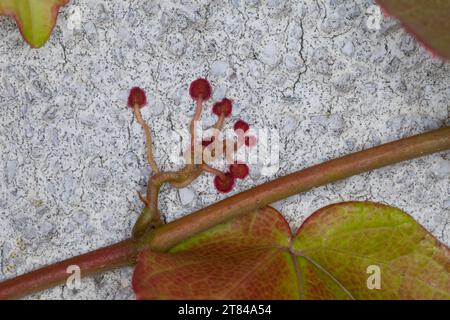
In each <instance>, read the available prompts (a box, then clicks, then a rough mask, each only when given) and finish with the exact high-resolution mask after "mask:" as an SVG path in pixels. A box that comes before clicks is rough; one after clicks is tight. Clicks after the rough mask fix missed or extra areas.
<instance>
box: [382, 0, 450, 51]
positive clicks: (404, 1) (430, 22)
mask: <svg viewBox="0 0 450 320" xmlns="http://www.w3.org/2000/svg"><path fill="white" fill-rule="evenodd" d="M376 1H377V3H378V4H379V5H380V6H381V7H382V8H383V9H384V10H385V11H386V12H387V13H388V14H390V15H392V16H393V17H395V18H397V19H399V20H400V21H401V23H402V24H403V26H404V27H405V28H406V30H407V31H408V32H410V33H411V34H412V35H413V36H414V37H416V38H417V39H418V40H419V42H421V43H422V44H423V45H424V46H425V47H426V48H427V49H429V50H430V51H431V52H433V53H434V54H436V55H437V56H440V57H442V58H444V59H447V60H448V59H450V1H442V0H376Z"/></svg>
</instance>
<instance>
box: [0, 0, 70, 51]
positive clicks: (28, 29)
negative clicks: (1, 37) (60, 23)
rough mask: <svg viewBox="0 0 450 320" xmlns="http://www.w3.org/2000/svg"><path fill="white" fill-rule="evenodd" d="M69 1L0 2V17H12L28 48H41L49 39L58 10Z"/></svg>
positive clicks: (19, 0)
mask: <svg viewBox="0 0 450 320" xmlns="http://www.w3.org/2000/svg"><path fill="white" fill-rule="evenodd" d="M68 2H69V0H0V15H8V16H12V17H14V19H15V20H16V23H17V26H18V27H19V29H20V32H21V33H22V36H23V38H24V39H25V41H27V42H28V43H29V44H30V46H32V47H35V48H39V47H42V46H43V45H44V44H45V43H46V42H47V40H48V38H49V37H50V35H51V33H52V30H53V28H54V26H55V23H56V19H57V17H58V12H59V8H60V7H61V6H65V5H66V4H67V3H68Z"/></svg>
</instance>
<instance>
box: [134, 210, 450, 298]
mask: <svg viewBox="0 0 450 320" xmlns="http://www.w3.org/2000/svg"><path fill="white" fill-rule="evenodd" d="M371 266H376V267H378V269H379V270H380V284H381V288H380V289H376V288H375V289H374V288H369V286H368V279H369V277H371V273H368V270H369V269H368V268H369V267H371ZM449 271H450V253H449V250H448V248H447V247H446V246H445V245H443V244H441V243H439V241H437V240H436V239H435V238H434V237H433V236H431V235H430V234H429V233H428V232H427V231H426V230H425V229H424V228H423V227H421V226H420V225H419V224H418V223H416V222H415V221H414V220H413V219H412V218H411V217H410V216H409V215H407V214H406V213H404V212H402V211H401V210H399V209H396V208H392V207H389V206H385V205H381V204H375V203H370V202H348V203H341V204H335V205H331V206H328V207H325V208H323V209H321V210H318V211H317V212H315V213H313V214H312V215H311V217H310V218H308V219H307V220H306V221H305V223H304V224H303V225H302V227H301V228H300V229H299V231H298V232H297V234H296V235H292V233H291V231H290V228H289V226H288V224H287V222H286V221H285V220H284V218H283V217H282V216H281V214H280V213H279V212H277V211H276V210H275V209H273V208H270V207H267V208H264V209H261V210H259V211H257V212H254V213H251V214H248V215H245V216H243V217H240V218H237V219H234V220H232V221H230V222H228V223H225V224H221V225H218V226H216V227H214V228H212V229H210V230H208V231H205V232H202V233H200V234H198V235H196V236H194V237H192V238H190V239H188V240H186V241H183V242H182V243H180V244H178V245H177V246H175V247H174V248H172V249H170V250H169V251H168V252H152V251H150V250H146V251H143V252H141V254H140V255H139V258H138V263H137V266H136V269H135V271H134V275H133V288H134V290H135V293H136V297H137V298H138V299H449V298H450V277H449V274H450V272H449Z"/></svg>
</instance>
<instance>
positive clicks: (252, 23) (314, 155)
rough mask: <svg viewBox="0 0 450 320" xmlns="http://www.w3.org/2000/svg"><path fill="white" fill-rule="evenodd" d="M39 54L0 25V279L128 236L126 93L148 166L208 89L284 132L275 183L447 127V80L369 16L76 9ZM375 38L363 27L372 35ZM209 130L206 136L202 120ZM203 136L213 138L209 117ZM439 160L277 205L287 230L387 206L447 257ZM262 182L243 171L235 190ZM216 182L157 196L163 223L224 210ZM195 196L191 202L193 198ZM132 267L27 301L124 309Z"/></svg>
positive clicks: (136, 147) (216, 7)
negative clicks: (349, 206)
mask: <svg viewBox="0 0 450 320" xmlns="http://www.w3.org/2000/svg"><path fill="white" fill-rule="evenodd" d="M71 3H72V4H71V5H70V6H69V7H66V8H63V9H62V12H61V15H60V18H59V20H58V24H57V27H56V29H55V32H54V34H53V36H52V38H51V40H50V42H49V43H48V44H47V45H46V46H45V47H44V48H43V49H40V50H32V49H30V48H29V47H27V45H25V44H24V43H23V41H22V40H21V38H20V35H19V32H18V31H17V30H16V28H15V25H14V23H13V22H12V21H11V19H9V18H6V17H0V35H1V38H2V40H1V41H0V57H1V59H0V110H1V111H2V116H1V117H0V150H1V151H0V255H1V257H0V259H1V264H0V280H1V279H5V278H8V277H13V276H15V275H18V274H21V273H24V272H26V271H29V270H31V269H34V268H36V267H39V266H42V265H44V264H47V263H50V262H55V261H58V260H60V259H63V258H68V257H70V256H72V255H74V254H78V253H82V252H85V251H88V250H92V249H95V248H98V247H101V246H104V245H108V244H111V243H114V242H116V241H118V240H120V239H123V238H125V237H127V236H128V235H129V232H130V230H131V227H132V224H133V222H134V220H135V219H136V217H137V214H138V212H139V210H140V208H141V203H140V201H139V199H138V198H137V197H136V190H144V187H145V184H146V178H147V177H148V175H149V173H150V170H149V169H148V168H147V165H146V162H145V156H144V141H143V139H142V136H141V130H140V128H139V126H138V125H137V123H136V122H134V121H133V120H132V115H131V113H130V112H129V110H127V109H126V108H125V101H126V96H127V91H128V89H129V88H130V87H131V86H133V85H139V86H142V87H144V88H146V89H147V91H148V92H149V93H150V101H151V102H150V104H151V108H146V109H144V110H143V113H144V117H145V118H146V119H148V120H149V121H150V122H151V124H152V128H153V130H154V131H155V146H156V157H157V160H158V162H159V163H160V165H161V166H162V167H163V168H164V169H170V168H172V167H173V166H174V165H173V164H172V163H171V161H170V154H169V151H168V149H167V148H166V147H165V146H166V145H167V143H169V142H168V140H167V139H168V138H167V137H168V136H169V134H170V132H171V131H172V130H173V129H181V128H186V127H187V124H188V121H189V116H190V115H192V110H193V104H192V102H191V101H190V99H189V96H188V93H187V87H188V84H189V83H190V81H191V80H193V79H195V78H196V77H198V76H207V77H208V78H209V79H210V80H211V81H212V83H213V85H214V87H215V91H214V97H215V98H221V97H222V96H224V95H227V96H229V97H232V98H233V99H234V100H235V101H236V102H238V103H239V106H238V107H236V108H235V112H234V119H237V118H239V117H242V118H244V119H246V120H247V121H248V122H250V123H251V124H253V125H254V126H259V127H269V128H275V129H277V130H278V132H279V135H280V143H281V148H280V159H281V166H280V170H279V171H278V172H277V173H276V176H280V175H284V174H286V173H289V172H292V171H294V170H297V169H300V168H304V167H307V166H310V165H312V164H315V163H318V162H321V161H323V160H327V159H331V158H334V157H337V156H339V155H343V154H346V153H349V152H353V151H357V150H360V149H362V148H367V147H370V146H374V145H377V144H379V143H382V142H387V141H390V140H393V139H397V138H401V137H404V136H408V135H412V134H415V133H419V132H422V131H424V130H429V129H433V128H438V127H440V126H443V125H444V124H447V125H448V124H450V121H449V114H450V107H449V103H448V100H449V97H450V86H449V83H450V72H449V71H450V65H445V64H443V63H441V62H440V61H438V60H436V59H433V58H432V57H431V56H430V55H429V54H428V53H426V52H425V50H424V49H422V48H420V47H418V46H417V45H416V43H415V42H414V41H412V39H411V37H410V36H409V35H407V34H405V32H404V31H402V30H401V29H400V27H399V25H398V23H396V22H395V21H393V20H391V19H384V20H383V21H382V22H381V25H380V28H372V27H370V26H371V24H370V21H369V24H368V22H367V21H368V19H370V18H371V14H370V11H367V10H368V8H369V7H370V6H371V5H372V2H371V1H347V0H346V1H343V0H329V1H294V0H285V1H281V0H279V1H278V0H267V1H266V0H261V1H259V0H230V1H210V0H198V1H193V0H191V1H188V0H181V1H175V0H173V1H147V0H134V1H125V0H115V1H99V0H95V1H92V0H73V1H71ZM368 26H369V27H368ZM208 119H209V120H208ZM205 121H209V122H211V117H209V116H208V112H206V114H205ZM449 177H450V154H449V153H448V152H447V153H442V154H439V155H433V156H429V157H426V158H423V159H419V160H415V161H410V162H408V163H405V164H401V165H396V166H394V167H390V168H385V169H381V170H377V171H375V172H370V173H366V174H363V175H360V176H356V177H353V178H351V179H348V180H346V181H342V182H338V183H334V184H331V185H329V186H326V187H321V188H318V189H315V190H313V191H311V192H307V193H305V194H302V195H298V196H295V197H292V198H290V199H287V200H285V201H282V202H279V203H277V204H275V206H276V207H277V208H279V209H280V210H281V211H282V212H283V214H284V215H285V217H286V218H287V219H288V221H289V222H290V223H291V225H292V227H293V228H296V227H298V226H299V225H300V223H301V222H302V221H303V220H304V219H305V218H306V217H307V216H308V215H309V214H310V213H312V212H313V211H314V210H316V209H318V208H320V207H322V206H324V205H327V204H330V203H333V202H339V201H345V200H372V201H379V202H384V203H388V204H391V205H394V206H398V207H400V208H402V209H404V210H405V211H407V212H409V213H411V214H412V215H413V217H414V218H415V219H417V220H418V221H419V222H420V223H421V224H423V225H424V226H425V227H426V228H427V229H428V230H430V231H431V232H432V233H433V234H434V235H435V236H436V237H438V238H439V239H440V240H442V241H443V242H445V243H446V244H449V243H450V223H449V222H450V180H449V179H450V178H449ZM270 179H273V176H272V177H269V176H264V175H261V173H260V172H259V170H258V168H257V166H255V167H252V174H251V179H247V180H246V181H245V182H244V183H240V184H239V187H238V188H237V189H236V190H235V191H236V192H238V191H240V190H244V189H246V188H248V187H251V186H253V185H256V184H259V183H261V182H264V181H267V180H270ZM211 181H212V178H211V176H206V175H205V176H202V177H201V178H200V179H198V180H197V181H196V182H195V183H194V184H192V185H191V186H190V187H189V188H188V189H186V190H182V191H181V192H178V191H177V190H170V189H164V195H163V196H162V197H161V209H162V211H163V212H164V213H165V215H166V217H167V219H168V220H172V219H175V218H177V217H180V216H182V215H184V214H186V213H188V212H190V211H192V210H195V209H198V208H201V207H203V206H206V205H208V204H211V203H213V202H216V201H217V200H219V199H221V198H222V197H223V196H222V195H218V194H217V193H216V192H215V191H214V190H213V188H212V187H211V184H212V182H211ZM194 190H195V192H194ZM130 278H131V269H122V270H119V271H115V272H109V273H106V274H104V275H102V276H97V277H95V278H93V279H85V280H83V281H82V287H81V289H80V290H79V291H73V290H69V289H67V288H66V287H65V286H64V287H58V288H55V289H52V290H48V291H46V292H43V293H39V294H35V295H33V296H32V297H31V298H34V299H71V298H77V299H98V298H101V299H128V298H133V293H132V292H131V290H130Z"/></svg>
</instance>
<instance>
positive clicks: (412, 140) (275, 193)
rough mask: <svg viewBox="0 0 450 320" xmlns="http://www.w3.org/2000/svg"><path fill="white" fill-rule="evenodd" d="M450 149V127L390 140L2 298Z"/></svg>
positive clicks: (32, 278) (50, 271)
mask: <svg viewBox="0 0 450 320" xmlns="http://www.w3.org/2000/svg"><path fill="white" fill-rule="evenodd" d="M449 149H450V127H444V128H442V129H438V130H435V131H431V132H427V133H422V134H419V135H415V136H412V137H409V138H404V139H401V140H397V141H394V142H390V143H386V144H383V145H380V146H377V147H374V148H370V149H367V150H364V151H360V152H356V153H353V154H350V155H346V156H343V157H341V158H337V159H334V160H330V161H326V162H324V163H321V164H318V165H315V166H313V167H310V168H307V169H303V170H300V171H297V172H294V173H291V174H289V175H286V176H284V177H281V178H278V179H275V180H273V181H271V182H267V183H265V184H262V185H260V186H257V187H255V188H252V189H250V190H247V191H244V192H242V193H239V194H236V195H234V196H232V197H229V198H227V199H225V200H222V201H220V202H218V203H215V204H213V205H211V206H208V207H206V208H203V209H201V210H198V211H196V212H194V213H192V214H190V215H187V216H185V217H183V218H181V219H179V220H176V221H173V222H171V223H168V224H166V225H162V226H160V227H158V228H157V229H156V230H152V231H151V232H150V231H149V232H148V234H145V235H144V236H143V237H141V238H140V240H139V241H137V240H125V241H122V242H120V243H118V244H114V245H112V246H109V247H105V248H102V249H99V250H96V251H93V252H90V253H87V254H84V255H81V256H78V257H74V258H71V259H69V260H65V261H63V262H59V263H56V264H53V265H51V266H48V267H44V268H42V269H39V270H36V271H32V272H30V273H27V274H25V275H22V276H19V277H16V278H13V279H10V280H6V281H4V282H2V283H0V299H12V298H18V297H21V296H24V295H27V294H30V293H33V292H36V291H40V290H44V289H46V288H49V287H52V286H55V285H58V284H61V283H64V282H65V281H66V280H67V278H68V276H70V275H69V274H67V268H68V267H69V266H71V265H77V266H79V267H80V269H81V275H82V276H89V275H92V274H94V273H98V272H102V271H107V270H112V269H115V268H117V267H122V266H126V265H133V264H134V263H135V261H136V257H137V255H138V253H139V251H140V250H144V249H148V248H150V249H152V250H158V251H165V250H167V249H169V248H170V247H172V246H173V245H175V244H177V243H178V242H180V241H183V240H185V239H187V238H189V237H191V236H193V235H195V234H197V233H199V232H202V231H204V230H206V229H208V228H211V227H213V226H215V225H217V224H220V223H223V222H226V221H228V220H230V219H232V218H235V217H238V216H240V215H243V214H245V213H248V212H252V211H254V210H256V209H258V208H262V207H264V206H266V205H268V204H270V203H273V202H276V201H279V200H281V199H284V198H287V197H290V196H292V195H295V194H298V193H301V192H304V191H307V190H310V189H312V188H314V187H318V186H322V185H325V184H328V183H331V182H334V181H337V180H341V179H344V178H347V177H350V176H353V175H357V174H360V173H363V172H367V171H370V170H374V169H377V168H381V167H385V166H388V165H392V164H396V163H399V162H402V161H406V160H410V159H414V158H418V157H422V156H425V155H429V154H432V153H436V152H441V151H445V150H449Z"/></svg>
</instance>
